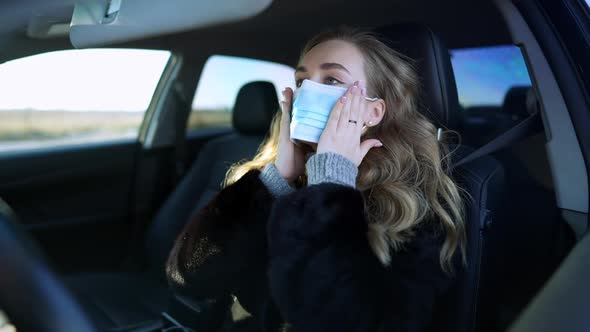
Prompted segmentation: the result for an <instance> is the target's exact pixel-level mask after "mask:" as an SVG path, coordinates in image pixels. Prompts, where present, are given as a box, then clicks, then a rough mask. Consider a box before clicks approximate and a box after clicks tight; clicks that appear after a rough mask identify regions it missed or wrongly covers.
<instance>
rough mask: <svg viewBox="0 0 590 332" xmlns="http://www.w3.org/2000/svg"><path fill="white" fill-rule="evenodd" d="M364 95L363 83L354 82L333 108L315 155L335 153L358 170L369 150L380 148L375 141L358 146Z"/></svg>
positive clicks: (364, 110) (379, 143)
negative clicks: (347, 160) (350, 162)
mask: <svg viewBox="0 0 590 332" xmlns="http://www.w3.org/2000/svg"><path fill="white" fill-rule="evenodd" d="M365 95H366V89H365V87H364V85H363V83H362V82H361V81H357V82H355V83H354V85H353V86H351V87H350V88H349V89H348V91H346V93H345V94H344V96H342V97H341V98H340V100H339V101H338V102H337V103H336V105H334V108H333V109H332V112H331V113H330V117H329V118H328V123H327V124H326V128H325V129H324V131H323V132H322V136H321V137H320V141H319V142H318V148H317V153H322V152H334V153H338V154H340V155H342V156H344V157H346V158H347V159H349V160H350V161H352V162H353V163H354V164H355V165H356V166H357V167H358V166H359V165H360V164H361V161H363V158H365V156H366V155H367V153H368V152H369V150H370V149H372V148H374V147H381V146H383V144H382V143H381V142H380V141H379V140H377V139H368V140H365V141H363V142H361V134H362V129H363V124H364V123H363V119H364V117H365V112H366V111H367V101H366V100H365Z"/></svg>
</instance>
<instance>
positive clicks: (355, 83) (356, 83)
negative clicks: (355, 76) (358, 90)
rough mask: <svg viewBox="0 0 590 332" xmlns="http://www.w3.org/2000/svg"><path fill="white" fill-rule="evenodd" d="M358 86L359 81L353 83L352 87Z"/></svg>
mask: <svg viewBox="0 0 590 332" xmlns="http://www.w3.org/2000/svg"><path fill="white" fill-rule="evenodd" d="M360 84H361V81H356V82H354V84H353V86H360Z"/></svg>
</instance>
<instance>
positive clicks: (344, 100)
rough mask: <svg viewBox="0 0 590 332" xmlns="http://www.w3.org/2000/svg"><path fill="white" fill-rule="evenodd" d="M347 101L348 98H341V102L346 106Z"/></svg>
mask: <svg viewBox="0 0 590 332" xmlns="http://www.w3.org/2000/svg"><path fill="white" fill-rule="evenodd" d="M346 99H347V98H346V96H342V98H340V102H341V103H343V104H344V103H345V102H346Z"/></svg>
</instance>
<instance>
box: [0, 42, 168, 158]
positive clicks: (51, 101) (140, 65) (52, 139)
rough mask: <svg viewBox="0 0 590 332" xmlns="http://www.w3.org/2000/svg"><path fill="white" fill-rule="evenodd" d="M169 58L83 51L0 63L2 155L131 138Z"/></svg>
mask: <svg viewBox="0 0 590 332" xmlns="http://www.w3.org/2000/svg"><path fill="white" fill-rule="evenodd" d="M169 58H170V52H168V51H158V50H140V49H87V50H65V51H56V52H49V53H43V54H38V55H34V56H29V57H25V58H21V59H17V60H13V61H8V62H6V63H3V64H0V91H2V98H0V154H1V153H3V152H7V151H22V150H30V149H37V148H47V147H54V146H64V145H72V144H76V145H79V144H86V143H92V142H104V141H109V140H120V139H134V138H136V137H137V135H138V131H139V127H140V125H141V122H142V120H143V116H144V113H145V111H146V110H147V108H148V105H149V104H150V101H151V99H152V96H153V94H154V90H155V88H156V85H157V84H158V81H159V79H160V76H161V75H162V72H163V70H164V67H165V66H166V63H167V61H168V59H169Z"/></svg>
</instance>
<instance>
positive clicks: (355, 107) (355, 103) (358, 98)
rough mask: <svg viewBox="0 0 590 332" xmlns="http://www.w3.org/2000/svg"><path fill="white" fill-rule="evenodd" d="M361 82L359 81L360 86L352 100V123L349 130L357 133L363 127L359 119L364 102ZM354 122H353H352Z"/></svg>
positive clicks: (349, 124)
mask: <svg viewBox="0 0 590 332" xmlns="http://www.w3.org/2000/svg"><path fill="white" fill-rule="evenodd" d="M360 84H361V82H360V81H359V84H358V85H357V89H356V91H355V94H354V98H353V99H352V103H351V106H350V119H349V120H350V121H349V123H348V127H347V128H348V129H350V132H352V133H355V132H356V129H357V128H358V127H359V126H361V127H362V123H360V122H359V121H358V117H359V113H360V108H361V103H362V102H363V99H364V98H363V96H362V95H361V88H360V86H361V85H360ZM351 121H352V122H351Z"/></svg>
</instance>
